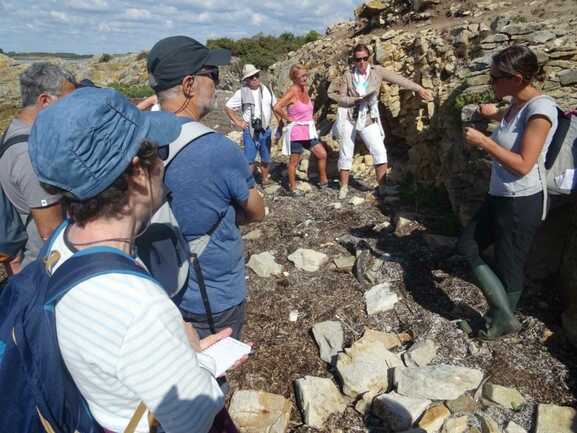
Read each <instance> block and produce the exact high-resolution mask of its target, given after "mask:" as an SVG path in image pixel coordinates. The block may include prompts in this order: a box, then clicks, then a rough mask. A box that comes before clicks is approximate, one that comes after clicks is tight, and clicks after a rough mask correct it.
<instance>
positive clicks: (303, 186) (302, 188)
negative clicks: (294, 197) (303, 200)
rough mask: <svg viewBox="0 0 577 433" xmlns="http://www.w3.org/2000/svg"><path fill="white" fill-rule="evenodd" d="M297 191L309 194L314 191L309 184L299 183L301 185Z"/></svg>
mask: <svg viewBox="0 0 577 433" xmlns="http://www.w3.org/2000/svg"><path fill="white" fill-rule="evenodd" d="M297 189H298V190H299V191H302V192H304V193H305V194H307V193H309V192H311V191H312V190H313V187H312V186H311V184H310V183H308V182H299V184H298V185H297Z"/></svg>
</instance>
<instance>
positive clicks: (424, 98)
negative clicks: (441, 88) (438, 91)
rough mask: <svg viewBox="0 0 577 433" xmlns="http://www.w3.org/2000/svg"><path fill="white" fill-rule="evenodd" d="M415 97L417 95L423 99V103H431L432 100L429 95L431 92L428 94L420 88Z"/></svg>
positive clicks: (431, 96)
mask: <svg viewBox="0 0 577 433" xmlns="http://www.w3.org/2000/svg"><path fill="white" fill-rule="evenodd" d="M417 95H419V97H420V98H421V99H423V100H424V101H432V100H433V95H431V92H429V91H428V90H427V89H425V88H423V87H421V88H420V90H419V91H418V92H417Z"/></svg>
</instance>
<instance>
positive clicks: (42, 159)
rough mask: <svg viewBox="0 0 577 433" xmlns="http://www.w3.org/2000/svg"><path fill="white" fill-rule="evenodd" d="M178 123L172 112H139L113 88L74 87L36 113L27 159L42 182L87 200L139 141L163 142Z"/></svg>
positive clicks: (177, 131) (119, 167)
mask: <svg viewBox="0 0 577 433" xmlns="http://www.w3.org/2000/svg"><path fill="white" fill-rule="evenodd" d="M180 126H181V122H179V121H178V119H177V117H176V116H175V115H174V114H172V113H164V112H141V111H140V110H138V109H137V108H136V107H135V106H134V104H132V103H131V102H130V101H129V100H128V99H127V98H126V97H125V96H123V95H122V94H120V93H118V92H117V91H115V90H112V89H98V88H90V87H87V88H83V89H78V90H76V91H74V92H72V93H71V94H69V95H67V96H65V97H64V98H62V99H60V100H59V101H57V102H55V103H54V104H51V105H49V106H48V107H47V108H45V109H44V110H42V111H41V112H40V113H39V114H38V117H37V118H36V120H35V122H34V126H33V127H32V132H31V134H30V139H29V140H28V149H29V154H30V160H31V161H32V166H33V167H34V171H35V172H36V174H37V175H38V178H39V179H40V181H41V182H44V183H46V184H48V185H53V186H56V187H58V188H61V189H63V190H65V191H68V192H70V193H71V194H73V195H74V196H75V197H76V198H77V199H79V200H86V199H88V198H91V197H94V196H95V195H97V194H99V193H101V192H102V191H104V190H105V189H106V188H108V187H109V186H110V185H111V184H112V183H113V182H114V181H115V180H116V179H117V178H118V177H119V176H120V175H121V174H122V173H123V172H124V171H125V170H126V168H127V167H128V165H129V164H130V163H131V161H132V158H134V156H135V155H136V154H137V153H138V150H139V149H140V145H141V143H142V141H143V140H145V139H147V140H150V141H152V142H154V143H156V144H158V145H167V144H169V143H171V142H172V141H174V140H176V138H177V137H178V135H179V134H180Z"/></svg>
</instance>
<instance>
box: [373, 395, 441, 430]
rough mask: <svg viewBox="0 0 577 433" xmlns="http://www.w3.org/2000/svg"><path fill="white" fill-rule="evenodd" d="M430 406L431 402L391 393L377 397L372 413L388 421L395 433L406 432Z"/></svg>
mask: <svg viewBox="0 0 577 433" xmlns="http://www.w3.org/2000/svg"><path fill="white" fill-rule="evenodd" d="M430 404H431V401H430V400H427V399H422V398H410V397H405V396H404V395H400V394H397V393H396V392H390V393H388V394H381V395H379V396H378V397H375V399H374V400H373V406H372V409H371V411H372V412H373V414H374V415H376V416H377V417H379V418H381V419H382V420H384V421H386V422H387V423H388V424H389V426H390V427H391V428H392V429H393V430H394V431H404V430H407V429H409V428H411V426H412V425H413V423H414V422H415V421H416V420H417V419H419V417H420V416H421V414H422V413H423V412H424V411H425V409H427V407H428V406H429V405H430Z"/></svg>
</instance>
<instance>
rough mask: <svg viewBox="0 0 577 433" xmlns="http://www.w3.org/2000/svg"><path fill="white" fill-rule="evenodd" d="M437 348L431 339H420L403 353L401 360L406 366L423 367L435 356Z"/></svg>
mask: <svg viewBox="0 0 577 433" xmlns="http://www.w3.org/2000/svg"><path fill="white" fill-rule="evenodd" d="M437 348H438V346H437V344H436V343H435V342H434V341H433V340H425V341H420V342H418V343H416V344H414V345H413V346H412V347H411V348H410V349H409V350H408V351H407V352H405V353H404V354H403V361H404V362H405V365H406V366H407V367H424V366H425V365H427V364H429V363H430V362H431V361H432V360H433V359H434V358H435V355H436V354H437Z"/></svg>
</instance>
